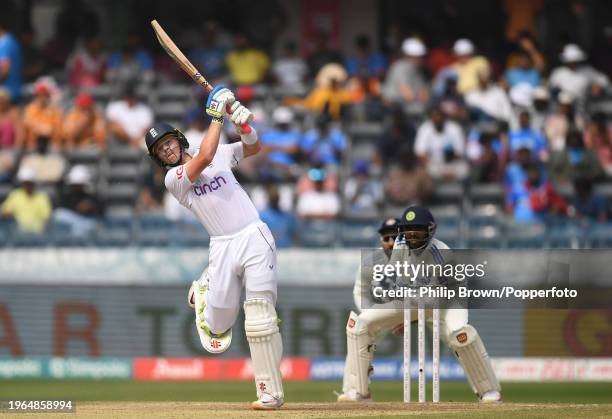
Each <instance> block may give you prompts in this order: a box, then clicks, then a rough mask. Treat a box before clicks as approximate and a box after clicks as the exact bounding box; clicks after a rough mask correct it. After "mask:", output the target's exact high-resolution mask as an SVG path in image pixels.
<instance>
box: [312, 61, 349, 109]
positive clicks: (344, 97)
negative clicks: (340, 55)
mask: <svg viewBox="0 0 612 419" xmlns="http://www.w3.org/2000/svg"><path fill="white" fill-rule="evenodd" d="M345 81H346V71H345V70H344V68H342V66H340V65H338V64H327V65H325V66H324V67H323V68H321V71H319V74H318V75H317V79H316V86H315V88H314V89H313V90H312V91H311V92H310V93H309V94H308V96H307V97H306V98H304V100H303V101H302V102H301V104H302V105H303V106H304V107H305V108H306V109H308V110H311V111H315V112H317V113H324V114H326V115H327V116H328V117H329V118H331V119H333V120H337V119H339V118H340V116H341V114H342V111H343V108H344V107H345V106H347V105H348V104H350V103H351V101H352V99H353V96H352V93H351V92H350V91H349V90H347V89H345V88H344V87H343V83H344V82H345Z"/></svg>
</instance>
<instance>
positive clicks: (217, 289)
mask: <svg viewBox="0 0 612 419" xmlns="http://www.w3.org/2000/svg"><path fill="white" fill-rule="evenodd" d="M226 107H229V109H230V113H229V114H226ZM206 113H208V114H209V115H211V116H212V117H213V120H212V122H211V124H210V126H209V128H208V132H207V133H206V136H205V137H204V138H203V139H202V142H201V144H200V148H199V150H198V151H197V152H196V153H194V155H193V156H192V155H190V154H188V153H187V151H186V150H187V148H188V147H189V143H188V142H187V139H186V138H185V136H184V135H183V133H182V132H180V131H179V130H178V129H176V128H174V127H172V126H170V125H168V124H166V123H163V122H160V123H156V124H155V125H154V126H153V127H151V129H149V131H148V132H147V135H146V138H145V141H146V145H147V149H148V150H149V155H150V157H151V158H152V159H153V160H154V161H155V162H156V163H158V164H159V165H161V166H162V167H164V168H165V169H167V170H168V172H167V173H166V178H165V184H166V188H167V189H168V190H169V191H170V192H171V193H172V195H174V197H175V198H176V199H177V200H178V201H179V202H180V203H181V204H182V205H183V206H185V207H186V208H188V209H190V210H191V211H192V212H193V214H194V215H195V216H196V217H197V218H198V220H200V223H202V225H203V226H204V228H205V229H206V231H207V232H208V234H209V235H210V254H209V265H208V268H207V269H206V270H205V271H204V273H203V274H202V276H201V277H200V279H199V280H197V281H194V282H193V284H192V286H191V289H190V292H189V297H188V300H189V302H190V304H191V305H192V306H193V307H194V309H195V317H196V318H195V322H196V327H197V330H198V334H199V336H200V341H201V343H202V346H203V347H204V348H205V349H206V350H207V351H209V352H211V353H221V352H224V351H226V350H227V349H228V348H229V346H230V343H231V341H232V326H233V325H234V322H235V321H236V318H237V316H238V312H239V310H240V294H241V291H242V288H243V287H244V288H245V289H246V299H245V301H244V316H245V321H244V330H245V333H246V337H247V340H248V342H249V348H250V351H251V359H252V365H253V372H254V374H255V385H256V389H257V400H256V401H254V402H253V403H252V407H253V408H254V409H266V410H267V409H277V408H279V407H280V406H281V405H282V404H283V403H284V395H283V385H282V381H281V373H280V361H281V356H282V352H283V345H282V342H281V336H280V333H279V329H278V318H277V315H276V310H275V308H274V307H275V305H276V288H277V282H276V246H275V244H274V238H273V237H272V233H271V232H270V230H269V228H268V226H267V225H266V224H264V223H263V222H262V221H261V220H260V219H259V214H258V212H257V210H256V209H255V206H254V205H253V203H252V202H251V200H250V198H249V196H248V195H247V193H246V192H245V191H244V189H242V187H241V186H240V184H239V183H238V181H237V180H236V178H235V177H234V174H233V173H232V168H234V167H236V166H237V165H238V164H239V163H240V161H241V160H242V159H244V158H247V157H249V156H252V155H254V154H257V153H258V152H259V150H260V149H261V145H260V143H259V141H258V138H257V133H256V132H255V130H252V131H251V132H250V133H248V134H247V133H244V132H242V131H241V130H240V125H242V124H245V123H247V122H249V121H251V120H252V119H253V116H252V113H251V111H250V110H249V109H247V108H246V107H245V106H243V105H241V104H240V102H238V101H236V99H235V97H234V94H233V93H232V92H231V91H230V90H229V89H227V88H225V87H223V85H221V86H217V87H216V88H215V89H214V90H212V91H211V92H210V94H209V96H208V101H207V103H206ZM226 118H230V119H231V121H232V122H233V123H234V124H235V125H236V127H237V130H238V132H239V134H241V135H240V138H241V140H242V141H241V142H238V143H233V144H224V145H219V136H220V134H221V130H222V127H223V123H224V120H225V119H226Z"/></svg>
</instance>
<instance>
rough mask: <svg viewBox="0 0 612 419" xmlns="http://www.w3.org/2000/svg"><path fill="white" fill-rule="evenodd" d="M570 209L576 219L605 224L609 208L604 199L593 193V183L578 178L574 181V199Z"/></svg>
mask: <svg viewBox="0 0 612 419" xmlns="http://www.w3.org/2000/svg"><path fill="white" fill-rule="evenodd" d="M571 209H572V212H573V213H574V216H575V217H576V218H588V219H590V220H593V221H598V222H600V223H605V222H606V221H608V218H609V215H610V207H609V204H608V201H607V200H606V198H604V197H603V196H602V195H599V194H598V193H595V192H593V182H592V181H591V180H589V179H584V178H578V179H576V180H575V181H574V197H573V198H572V202H571Z"/></svg>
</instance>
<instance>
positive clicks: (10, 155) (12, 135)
mask: <svg viewBox="0 0 612 419" xmlns="http://www.w3.org/2000/svg"><path fill="white" fill-rule="evenodd" d="M22 143H23V123H22V121H21V112H20V111H19V108H18V107H17V106H15V105H12V104H11V95H10V93H9V91H8V90H7V89H6V88H4V87H0V183H4V182H9V181H10V180H11V177H12V176H13V173H14V172H15V165H16V163H17V150H18V149H20V148H21V145H22Z"/></svg>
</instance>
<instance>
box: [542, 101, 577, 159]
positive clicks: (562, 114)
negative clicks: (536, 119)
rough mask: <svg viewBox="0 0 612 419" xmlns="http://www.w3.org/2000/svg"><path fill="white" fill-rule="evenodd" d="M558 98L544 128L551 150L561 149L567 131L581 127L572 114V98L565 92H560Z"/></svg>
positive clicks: (563, 146)
mask: <svg viewBox="0 0 612 419" xmlns="http://www.w3.org/2000/svg"><path fill="white" fill-rule="evenodd" d="M558 100H559V103H558V106H557V109H556V111H555V112H554V113H552V114H550V115H548V117H547V118H546V122H545V128H544V130H545V131H544V132H545V134H546V139H547V140H548V146H549V147H548V148H549V149H550V151H551V152H552V151H560V150H563V149H564V148H565V137H566V136H567V133H568V132H569V131H570V130H572V129H580V128H581V125H580V124H579V120H578V119H577V118H576V116H575V114H574V98H572V97H571V96H570V95H568V94H567V93H560V94H559V96H558Z"/></svg>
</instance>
